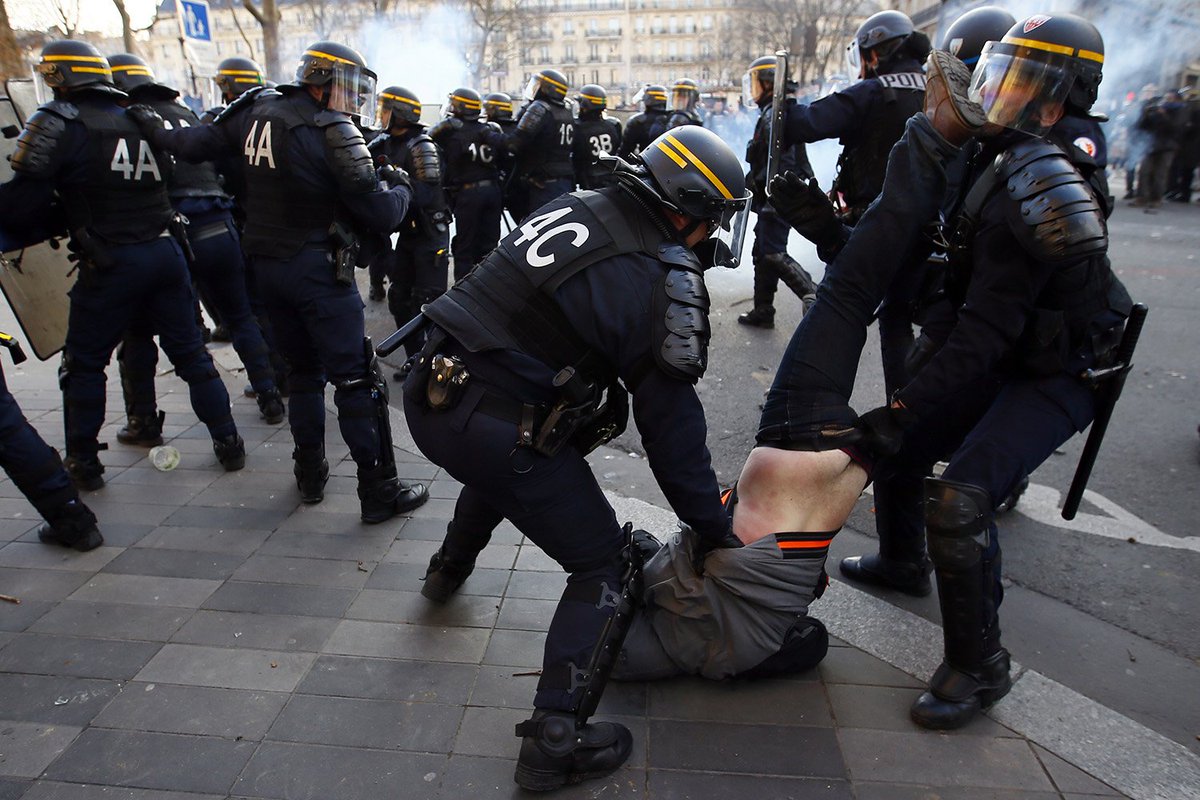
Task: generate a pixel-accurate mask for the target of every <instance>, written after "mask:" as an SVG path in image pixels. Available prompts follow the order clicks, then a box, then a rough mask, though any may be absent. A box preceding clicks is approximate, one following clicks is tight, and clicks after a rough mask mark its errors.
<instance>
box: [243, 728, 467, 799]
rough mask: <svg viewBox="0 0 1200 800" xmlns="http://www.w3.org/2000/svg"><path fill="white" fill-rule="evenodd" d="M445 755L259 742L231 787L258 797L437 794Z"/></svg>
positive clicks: (413, 797)
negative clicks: (260, 743)
mask: <svg viewBox="0 0 1200 800" xmlns="http://www.w3.org/2000/svg"><path fill="white" fill-rule="evenodd" d="M446 761H447V759H446V756H444V755H429V754H424V753H408V752H400V751H386V750H364V749H350V748H345V747H321V746H317V745H310V744H289V743H284V742H264V743H263V744H262V746H261V747H259V749H258V751H257V752H256V753H255V754H254V757H253V758H252V759H251V760H250V763H249V764H247V765H246V768H245V770H243V772H242V775H241V777H240V778H239V779H238V782H237V785H236V786H235V787H234V792H236V793H238V794H241V795H247V796H254V797H262V798H301V797H303V798H319V800H380V798H384V797H395V798H404V800H423V799H424V798H434V797H436V796H437V785H438V781H439V779H440V776H441V773H442V772H443V771H444V769H445V767H446Z"/></svg>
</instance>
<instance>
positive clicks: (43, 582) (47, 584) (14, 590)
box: [0, 567, 87, 614]
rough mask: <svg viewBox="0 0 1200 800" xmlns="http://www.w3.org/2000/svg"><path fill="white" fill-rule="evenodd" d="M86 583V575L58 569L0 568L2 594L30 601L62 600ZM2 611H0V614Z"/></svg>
mask: <svg viewBox="0 0 1200 800" xmlns="http://www.w3.org/2000/svg"><path fill="white" fill-rule="evenodd" d="M85 581H87V576H86V575H81V574H79V573H78V572H67V571H64V570H58V569H13V568H9V567H0V587H3V591H4V594H7V595H12V596H13V597H19V598H20V599H21V601H22V602H28V601H30V600H55V601H57V600H62V599H63V598H64V597H66V596H67V595H69V594H70V593H71V592H73V591H75V590H76V589H78V588H79V587H80V586H82V585H83V584H84V582H85ZM2 613H3V609H0V614H2Z"/></svg>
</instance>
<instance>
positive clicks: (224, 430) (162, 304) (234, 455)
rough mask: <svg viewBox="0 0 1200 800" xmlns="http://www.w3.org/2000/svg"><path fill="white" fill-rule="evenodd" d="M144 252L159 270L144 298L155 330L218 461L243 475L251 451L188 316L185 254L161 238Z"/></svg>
mask: <svg viewBox="0 0 1200 800" xmlns="http://www.w3.org/2000/svg"><path fill="white" fill-rule="evenodd" d="M142 248H143V250H142V252H141V253H140V258H142V259H143V263H145V264H152V265H153V269H154V272H153V275H154V279H153V281H152V283H151V286H150V291H149V292H148V293H147V294H146V295H144V302H145V303H146V309H147V310H146V313H147V315H148V317H149V319H150V322H151V325H152V326H153V328H154V330H155V332H156V333H157V334H158V339H159V342H160V343H161V345H162V349H163V352H164V353H166V355H167V358H168V359H170V361H171V364H173V365H174V367H175V373H176V374H177V375H179V377H180V378H182V379H183V380H184V381H186V382H187V385H188V392H189V394H190V395H191V401H192V410H194V411H195V412H196V416H197V417H198V418H199V419H200V421H201V422H203V423H204V425H205V426H206V427H207V428H208V433H209V435H210V436H212V439H213V452H214V453H215V454H216V456H217V460H218V461H220V462H221V466H223V467H224V468H225V469H226V470H228V471H231V472H232V471H234V470H239V469H241V468H242V467H244V466H245V465H246V446H245V443H244V442H243V441H242V437H241V436H239V435H238V432H237V425H235V424H234V422H233V415H232V414H231V413H230V411H229V392H228V391H226V389H225V384H224V383H223V382H222V381H221V376H220V374H219V373H218V372H217V368H216V366H214V365H213V360H212V356H211V355H209V353H208V350H206V349H205V348H204V344H203V343H202V342H201V341H200V334H199V332H198V331H197V330H196V327H195V325H193V324H192V323H191V320H189V319H188V318H187V315H186V313H184V312H185V309H187V308H188V307H189V306H190V304H191V302H192V287H191V284H190V282H189V280H188V270H187V266H186V264H185V262H184V260H183V252H182V251H181V250H180V249H179V245H178V244H177V243H176V242H175V241H174V240H171V239H157V240H155V241H154V242H151V243H149V244H146V245H142Z"/></svg>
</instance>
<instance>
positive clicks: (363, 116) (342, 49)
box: [296, 42, 376, 127]
mask: <svg viewBox="0 0 1200 800" xmlns="http://www.w3.org/2000/svg"><path fill="white" fill-rule="evenodd" d="M375 80H376V78H375V73H374V72H372V71H371V70H370V69H368V68H367V62H366V60H365V59H364V58H363V57H362V56H361V55H360V54H359V52H358V51H357V50H355V49H354V48H352V47H347V46H346V45H344V44H338V43H337V42H316V43H314V44H310V45H309V46H308V47H307V48H306V49H305V50H304V54H303V55H301V56H300V63H299V64H298V65H296V83H298V84H301V85H306V86H322V87H327V88H328V89H329V94H328V97H327V100H326V106H325V107H326V108H328V109H330V110H331V111H341V112H342V113H344V114H351V115H354V116H357V117H358V118H359V122H360V123H361V124H362V125H364V126H366V127H370V126H371V125H372V123H374V121H375V110H376V108H375Z"/></svg>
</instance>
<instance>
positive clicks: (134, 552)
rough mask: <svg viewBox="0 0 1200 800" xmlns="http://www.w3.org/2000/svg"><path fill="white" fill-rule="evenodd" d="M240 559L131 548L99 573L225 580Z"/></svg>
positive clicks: (232, 556) (216, 555) (217, 554)
mask: <svg viewBox="0 0 1200 800" xmlns="http://www.w3.org/2000/svg"><path fill="white" fill-rule="evenodd" d="M158 530H162V529H161V528H159V529H158ZM244 560H245V558H244V557H243V556H237V555H226V554H221V553H212V552H207V553H206V552H197V551H189V550H156V549H151V548H147V547H132V548H130V549H128V550H126V551H125V552H124V553H121V555H119V556H117V557H116V558H114V559H113V560H112V561H110V562H108V563H107V564H106V565H105V566H104V569H103V572H107V573H112V574H118V575H157V576H159V577H163V578H202V579H207V580H225V579H226V578H228V577H229V576H230V575H232V574H233V571H234V570H235V569H237V568H238V565H240V564H241V563H242V561H244Z"/></svg>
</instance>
